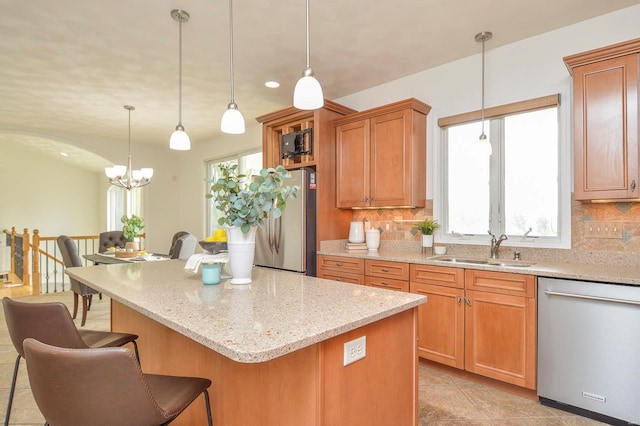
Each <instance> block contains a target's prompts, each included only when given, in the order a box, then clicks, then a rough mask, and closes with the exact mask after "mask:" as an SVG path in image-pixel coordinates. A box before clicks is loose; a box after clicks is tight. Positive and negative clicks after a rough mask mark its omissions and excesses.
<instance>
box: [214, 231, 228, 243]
mask: <svg viewBox="0 0 640 426" xmlns="http://www.w3.org/2000/svg"><path fill="white" fill-rule="evenodd" d="M213 241H215V242H218V243H224V242H226V241H227V232H226V231H225V230H224V229H222V228H220V229H216V231H215V232H214V233H213Z"/></svg>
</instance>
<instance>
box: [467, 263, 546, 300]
mask: <svg viewBox="0 0 640 426" xmlns="http://www.w3.org/2000/svg"><path fill="white" fill-rule="evenodd" d="M465 284H466V288H467V290H475V291H486V292H489V293H499V294H510V295H513V296H525V297H535V286H536V277H535V276H534V275H521V274H510V273H507V272H491V271H476V270H470V269H467V270H465Z"/></svg>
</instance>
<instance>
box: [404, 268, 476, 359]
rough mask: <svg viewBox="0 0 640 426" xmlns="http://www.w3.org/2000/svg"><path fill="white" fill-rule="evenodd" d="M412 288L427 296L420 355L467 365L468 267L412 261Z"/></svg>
mask: <svg viewBox="0 0 640 426" xmlns="http://www.w3.org/2000/svg"><path fill="white" fill-rule="evenodd" d="M410 289H411V292H412V293H417V294H422V295H423V296H426V297H427V302H426V303H424V304H422V305H420V306H419V307H418V355H419V356H420V357H421V358H425V359H429V360H431V361H435V362H439V363H441V364H445V365H448V366H450V367H456V368H459V369H464V305H463V299H464V269H458V268H446V267H441V266H429V265H415V264H412V265H411V280H410Z"/></svg>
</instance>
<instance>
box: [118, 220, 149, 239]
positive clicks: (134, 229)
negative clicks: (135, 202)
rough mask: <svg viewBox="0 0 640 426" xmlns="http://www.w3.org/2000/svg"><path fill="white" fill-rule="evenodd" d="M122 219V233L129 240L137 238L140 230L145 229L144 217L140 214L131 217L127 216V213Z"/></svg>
mask: <svg viewBox="0 0 640 426" xmlns="http://www.w3.org/2000/svg"><path fill="white" fill-rule="evenodd" d="M120 221H121V222H122V223H123V225H124V226H123V227H122V233H123V234H124V236H125V238H126V239H127V240H129V241H135V238H136V237H137V236H138V234H140V231H142V230H143V229H144V219H143V218H141V217H140V216H136V215H135V214H134V215H131V217H127V215H124V216H122V218H120Z"/></svg>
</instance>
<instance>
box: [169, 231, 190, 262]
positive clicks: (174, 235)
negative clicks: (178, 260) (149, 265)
mask: <svg viewBox="0 0 640 426" xmlns="http://www.w3.org/2000/svg"><path fill="white" fill-rule="evenodd" d="M183 235H189V232H187V231H178V232H176V233H175V234H173V238H171V247H170V248H169V257H170V258H171V259H174V258H173V257H171V256H172V255H173V251H174V247H175V246H176V243H177V241H178V238H180V237H182V236H183Z"/></svg>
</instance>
